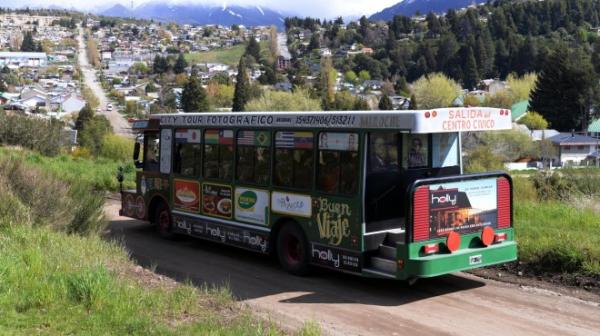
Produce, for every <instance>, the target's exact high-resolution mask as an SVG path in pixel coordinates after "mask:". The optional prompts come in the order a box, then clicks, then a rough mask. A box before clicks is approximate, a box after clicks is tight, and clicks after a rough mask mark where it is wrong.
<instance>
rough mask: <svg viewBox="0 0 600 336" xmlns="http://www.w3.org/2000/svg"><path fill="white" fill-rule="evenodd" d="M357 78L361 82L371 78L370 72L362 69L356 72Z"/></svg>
mask: <svg viewBox="0 0 600 336" xmlns="http://www.w3.org/2000/svg"><path fill="white" fill-rule="evenodd" d="M358 78H359V79H360V80H361V81H363V82H364V81H367V80H371V74H370V73H369V72H368V71H367V70H362V71H361V72H359V73H358Z"/></svg>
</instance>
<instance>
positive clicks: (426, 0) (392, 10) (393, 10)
mask: <svg viewBox="0 0 600 336" xmlns="http://www.w3.org/2000/svg"><path fill="white" fill-rule="evenodd" d="M485 2H487V0H404V1H401V2H399V3H397V4H395V5H393V6H391V7H388V8H386V9H384V10H382V11H381V12H379V13H375V14H373V15H371V17H370V19H371V20H385V21H389V20H391V19H393V18H394V16H396V15H404V16H412V15H415V14H416V13H417V12H419V13H421V14H422V15H425V14H427V13H429V12H434V13H437V14H441V13H445V12H447V11H448V10H449V9H459V8H465V7H468V6H470V5H472V4H481V3H485Z"/></svg>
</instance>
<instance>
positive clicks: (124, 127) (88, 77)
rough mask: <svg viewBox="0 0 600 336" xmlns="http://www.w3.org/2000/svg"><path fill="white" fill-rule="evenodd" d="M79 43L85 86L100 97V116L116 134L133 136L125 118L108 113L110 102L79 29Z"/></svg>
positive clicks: (114, 113) (80, 62) (117, 114)
mask: <svg viewBox="0 0 600 336" xmlns="http://www.w3.org/2000/svg"><path fill="white" fill-rule="evenodd" d="M77 42H78V43H79V51H78V55H79V56H78V57H77V59H78V62H79V66H80V67H81V70H82V71H83V76H84V80H85V86H87V87H89V88H90V89H91V90H92V92H93V93H94V95H95V96H96V97H98V101H99V102H100V114H102V115H104V116H105V117H106V118H107V119H108V121H109V122H110V124H111V125H112V127H113V131H114V132H115V133H116V134H119V135H123V136H129V137H131V136H133V135H132V133H131V126H130V125H129V123H128V122H127V120H125V118H124V117H123V116H122V115H121V114H120V113H119V112H118V111H117V110H116V109H113V110H112V111H108V110H107V109H106V106H107V105H108V103H109V102H110V101H109V100H108V97H106V93H105V92H104V90H103V89H102V87H101V86H100V83H98V81H97V80H96V69H94V68H92V67H91V66H90V63H89V61H88V58H87V51H86V48H87V45H86V43H85V41H84V39H83V28H81V27H79V34H78V35H77Z"/></svg>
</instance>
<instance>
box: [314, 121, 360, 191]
mask: <svg viewBox="0 0 600 336" xmlns="http://www.w3.org/2000/svg"><path fill="white" fill-rule="evenodd" d="M358 166H359V165H358V134H356V133H326V132H323V133H321V134H320V135H319V165H318V171H317V190H319V191H323V192H327V193H341V194H354V193H355V192H356V189H357V186H358Z"/></svg>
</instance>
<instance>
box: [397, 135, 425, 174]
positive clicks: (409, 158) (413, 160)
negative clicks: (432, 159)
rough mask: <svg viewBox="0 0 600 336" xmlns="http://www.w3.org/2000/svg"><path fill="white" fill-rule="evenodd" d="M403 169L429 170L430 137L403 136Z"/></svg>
mask: <svg viewBox="0 0 600 336" xmlns="http://www.w3.org/2000/svg"><path fill="white" fill-rule="evenodd" d="M402 147H403V148H402V153H403V156H402V167H404V168H408V169H413V168H427V167H428V166H429V135H428V134H403V136H402Z"/></svg>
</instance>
